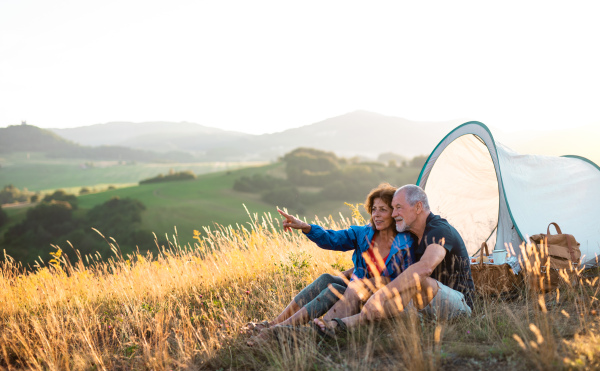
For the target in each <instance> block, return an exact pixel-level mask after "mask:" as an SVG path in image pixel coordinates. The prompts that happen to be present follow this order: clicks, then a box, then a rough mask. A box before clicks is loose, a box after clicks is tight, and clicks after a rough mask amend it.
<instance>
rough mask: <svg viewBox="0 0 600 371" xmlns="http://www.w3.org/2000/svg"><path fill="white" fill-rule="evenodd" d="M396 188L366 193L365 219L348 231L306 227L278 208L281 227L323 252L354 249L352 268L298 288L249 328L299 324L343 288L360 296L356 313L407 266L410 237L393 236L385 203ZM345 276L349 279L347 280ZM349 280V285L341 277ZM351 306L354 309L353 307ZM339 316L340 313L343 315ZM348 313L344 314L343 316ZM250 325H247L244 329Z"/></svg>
mask: <svg viewBox="0 0 600 371" xmlns="http://www.w3.org/2000/svg"><path fill="white" fill-rule="evenodd" d="M395 191H396V188H394V187H392V186H391V185H389V184H387V183H383V184H380V185H379V186H378V187H377V188H375V189H373V190H371V192H370V193H369V195H368V196H367V199H366V201H365V209H366V210H367V212H368V213H369V214H370V215H371V218H370V223H369V224H368V225H365V226H351V227H350V228H349V229H345V230H340V231H334V230H325V229H323V228H322V227H320V226H318V225H314V224H313V225H311V224H307V223H305V222H303V221H301V220H300V219H298V218H295V217H293V216H291V215H289V214H286V213H285V212H283V211H281V210H278V211H279V213H280V214H281V215H282V216H283V217H284V218H285V220H284V221H283V228H284V230H285V231H289V230H291V229H299V230H302V232H303V233H305V234H306V236H307V237H308V238H309V239H310V240H311V241H313V242H315V243H316V244H317V245H318V246H319V247H321V248H323V249H328V250H336V251H349V250H354V254H353V255H352V261H353V263H354V268H353V269H351V270H349V271H346V272H344V274H345V275H346V277H344V278H342V277H338V276H333V275H330V274H324V275H321V276H320V277H319V278H317V279H316V280H315V281H314V282H313V283H311V284H310V285H309V286H307V287H306V288H304V289H303V290H302V291H301V292H300V293H299V294H298V295H296V297H295V298H294V299H293V300H292V302H291V303H290V304H289V305H288V306H287V307H286V309H285V310H284V311H283V312H282V313H281V314H280V315H279V316H277V318H276V319H275V320H273V321H271V322H266V321H265V322H263V323H260V324H258V325H255V326H254V327H256V328H257V329H265V328H274V327H277V326H281V325H301V324H305V323H307V322H309V321H310V320H311V319H313V318H316V317H320V316H322V315H323V314H324V313H325V312H327V311H328V310H329V309H330V308H331V307H332V306H333V305H334V304H335V303H336V302H337V301H338V300H339V298H340V297H341V295H342V294H343V293H344V292H345V291H346V288H347V287H348V285H350V287H351V288H352V291H353V292H356V293H357V295H359V296H360V300H357V301H353V305H354V306H353V307H352V308H349V310H350V312H348V313H351V311H354V313H356V312H357V311H358V310H360V302H361V301H365V300H366V299H368V298H369V296H370V295H372V293H373V292H375V291H376V290H377V288H379V287H382V286H384V285H385V284H386V283H388V282H389V281H390V280H391V279H394V278H395V277H397V276H398V275H399V274H400V272H402V271H403V270H404V269H406V267H408V266H409V265H410V264H411V263H412V259H411V251H410V247H411V246H412V243H413V238H412V236H411V235H410V234H409V233H398V232H397V231H396V229H395V226H394V219H393V218H392V207H391V201H392V197H393V195H394V192H395ZM350 274H351V276H350ZM348 277H350V282H348V280H347V278H348ZM354 307H356V308H354ZM352 314H353V313H352ZM339 315H346V313H345V312H343V313H340V314H339ZM348 315H349V314H348ZM250 327H252V325H250ZM268 335H269V334H268V333H267V332H265V331H263V332H261V333H260V334H259V335H258V336H254V337H252V338H251V339H250V340H249V341H248V345H254V344H256V343H257V342H259V341H260V340H263V339H265V338H266V337H267V336H268Z"/></svg>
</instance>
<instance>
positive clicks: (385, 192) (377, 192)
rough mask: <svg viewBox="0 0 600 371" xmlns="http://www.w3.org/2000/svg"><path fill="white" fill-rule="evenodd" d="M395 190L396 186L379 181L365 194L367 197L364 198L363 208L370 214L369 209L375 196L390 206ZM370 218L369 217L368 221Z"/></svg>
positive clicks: (370, 209)
mask: <svg viewBox="0 0 600 371" xmlns="http://www.w3.org/2000/svg"><path fill="white" fill-rule="evenodd" d="M395 192H396V187H394V186H393V185H391V184H389V183H381V184H380V185H378V186H377V187H375V188H373V189H372V190H371V192H369V194H368V195H367V199H366V200H365V209H366V210H367V212H368V213H369V215H371V211H372V209H373V203H374V202H375V199H376V198H381V201H383V202H385V204H386V205H388V206H389V207H390V209H391V208H392V198H394V193H395ZM370 222H371V219H369V223H370Z"/></svg>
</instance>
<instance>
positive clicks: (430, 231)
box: [424, 213, 464, 246]
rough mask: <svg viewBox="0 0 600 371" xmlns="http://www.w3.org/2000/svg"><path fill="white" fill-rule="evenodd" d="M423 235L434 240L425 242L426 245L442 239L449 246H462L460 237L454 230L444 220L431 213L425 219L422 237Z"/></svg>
mask: <svg viewBox="0 0 600 371" xmlns="http://www.w3.org/2000/svg"><path fill="white" fill-rule="evenodd" d="M425 235H426V236H427V237H428V239H435V240H436V241H427V243H428V244H430V243H439V242H437V240H441V239H442V238H443V239H445V242H446V243H448V244H449V245H450V246H455V245H462V244H464V242H463V241H462V237H461V236H460V234H459V233H458V231H457V230H456V228H454V227H453V226H452V225H451V224H450V223H449V222H448V221H447V220H446V219H444V218H442V217H440V216H439V215H435V214H433V213H431V214H430V215H429V216H428V217H427V224H426V226H425V233H424V236H425Z"/></svg>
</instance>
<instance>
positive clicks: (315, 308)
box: [294, 273, 348, 318]
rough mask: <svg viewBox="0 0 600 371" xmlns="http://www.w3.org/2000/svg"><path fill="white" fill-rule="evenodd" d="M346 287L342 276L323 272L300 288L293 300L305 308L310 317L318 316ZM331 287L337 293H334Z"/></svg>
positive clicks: (328, 307) (331, 304)
mask: <svg viewBox="0 0 600 371" xmlns="http://www.w3.org/2000/svg"><path fill="white" fill-rule="evenodd" d="M330 285H331V286H330ZM347 287H348V285H347V284H346V281H345V280H344V279H343V278H341V277H338V276H333V275H331V274H328V273H325V274H322V275H321V276H319V278H317V279H316V280H314V281H313V283H311V284H310V285H308V286H306V287H305V288H304V289H302V291H300V293H299V294H298V295H296V297H295V298H294V301H295V302H296V304H298V305H299V306H300V307H304V308H306V310H307V312H308V315H309V316H310V318H318V317H321V316H322V315H323V314H325V313H327V311H328V310H329V309H331V307H333V305H334V304H335V303H337V301H338V300H339V298H338V295H342V294H343V293H344V291H346V288H347ZM332 288H333V289H334V290H335V291H337V292H338V293H339V294H338V295H336V294H335V293H334V292H333V291H332Z"/></svg>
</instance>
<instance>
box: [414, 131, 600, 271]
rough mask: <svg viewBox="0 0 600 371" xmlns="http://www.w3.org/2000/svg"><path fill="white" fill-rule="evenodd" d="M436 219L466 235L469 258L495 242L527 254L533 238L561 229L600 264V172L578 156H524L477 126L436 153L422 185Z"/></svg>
mask: <svg viewBox="0 0 600 371" xmlns="http://www.w3.org/2000/svg"><path fill="white" fill-rule="evenodd" d="M417 185H419V186H421V187H422V188H423V189H424V190H425V192H426V193H427V195H428V198H429V204H430V206H431V209H432V212H434V213H435V214H439V215H440V216H442V217H443V218H446V219H448V221H449V222H450V223H451V224H452V225H453V226H454V227H455V228H456V229H457V230H458V231H459V233H460V234H461V236H462V237H463V239H464V240H465V244H466V246H467V250H468V251H469V254H471V255H473V254H475V253H476V252H477V251H478V250H479V248H480V246H481V243H482V242H484V241H487V243H488V246H490V247H493V248H494V251H501V250H507V251H509V252H510V251H513V252H515V253H516V254H518V252H519V248H518V247H519V245H521V243H522V242H524V241H528V240H529V236H531V235H534V234H538V233H545V232H546V228H547V226H548V224H549V223H551V222H556V223H558V225H560V227H561V229H562V231H563V232H564V233H569V234H572V235H574V236H575V238H576V239H577V241H578V242H580V243H581V246H580V248H581V253H582V260H581V261H582V263H583V264H586V265H597V263H598V257H599V256H600V218H599V217H598V214H597V213H598V212H600V168H599V167H598V166H597V165H595V164H594V163H593V162H591V161H589V160H587V159H585V158H583V157H578V156H563V157H554V156H541V155H521V154H518V153H516V152H514V151H513V150H511V149H510V148H508V147H506V146H503V145H502V144H500V143H497V142H496V141H495V140H494V138H493V136H492V134H491V132H490V130H489V129H488V128H487V127H486V126H485V125H484V124H482V123H480V122H476V121H472V122H468V123H465V124H463V125H460V126H458V127H457V128H455V129H454V130H452V131H451V132H450V133H449V134H448V135H446V137H445V138H444V139H442V141H441V142H440V143H439V144H438V145H437V147H436V148H435V149H434V150H433V152H432V153H431V155H430V156H429V158H428V159H427V161H426V162H425V165H424V166H423V169H422V170H421V174H420V175H419V179H418V180H417Z"/></svg>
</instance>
